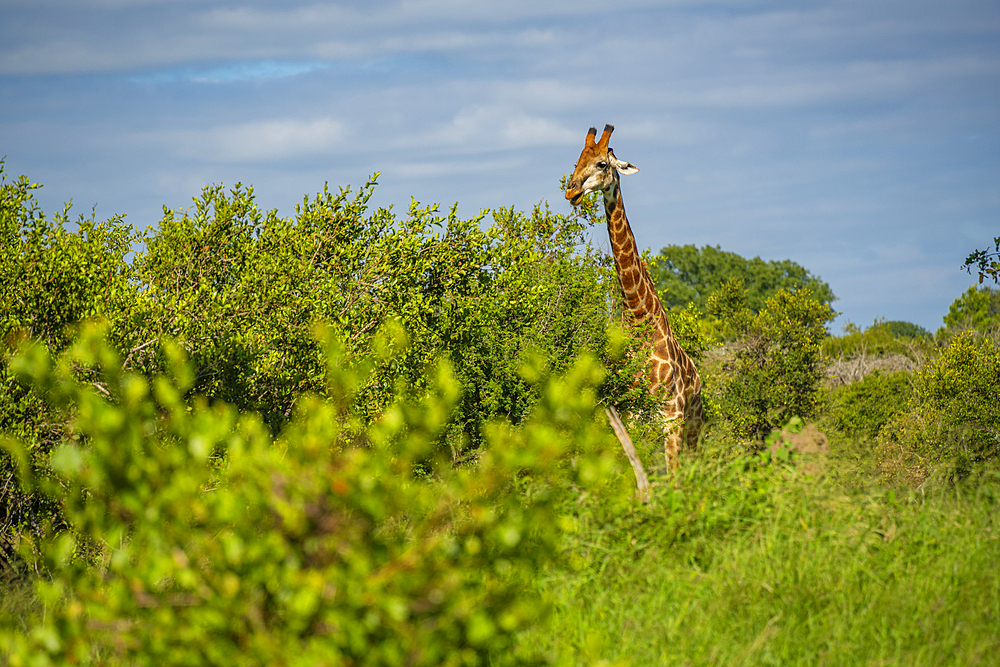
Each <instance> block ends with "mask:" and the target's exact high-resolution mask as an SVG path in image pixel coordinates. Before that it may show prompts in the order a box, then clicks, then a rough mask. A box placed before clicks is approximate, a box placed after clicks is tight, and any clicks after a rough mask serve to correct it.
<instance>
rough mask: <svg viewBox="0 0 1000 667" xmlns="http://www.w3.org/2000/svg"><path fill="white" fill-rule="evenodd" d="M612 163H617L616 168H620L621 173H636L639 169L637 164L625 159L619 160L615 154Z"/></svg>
mask: <svg viewBox="0 0 1000 667" xmlns="http://www.w3.org/2000/svg"><path fill="white" fill-rule="evenodd" d="M611 164H613V165H615V169H617V170H618V173H619V174H625V175H626V176H627V175H629V174H634V173H635V172H637V171H639V167H637V166H635V165H634V164H632V163H631V162H625V161H624V160H619V159H618V158H616V157H615V156H613V155H612V156H611Z"/></svg>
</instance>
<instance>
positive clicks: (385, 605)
mask: <svg viewBox="0 0 1000 667" xmlns="http://www.w3.org/2000/svg"><path fill="white" fill-rule="evenodd" d="M320 340H321V345H322V347H323V348H324V349H325V350H326V351H325V353H324V359H325V365H326V369H327V377H326V382H327V385H328V386H327V396H328V398H321V397H319V396H317V395H311V396H308V397H305V398H303V400H302V401H301V402H300V403H299V404H298V406H297V409H296V413H295V416H294V418H293V420H292V421H291V423H290V424H289V425H288V426H287V427H286V428H285V429H284V430H283V431H282V432H281V434H280V435H279V436H278V437H277V438H272V436H270V435H269V433H268V429H267V428H266V427H265V425H264V424H263V423H262V421H261V419H260V418H259V417H258V416H256V415H254V414H252V413H240V412H239V411H237V410H236V409H234V408H233V407H232V406H229V405H226V404H224V403H221V402H214V403H212V404H209V403H208V402H207V401H206V400H205V399H204V398H200V397H199V398H195V399H193V400H191V401H188V400H185V399H184V396H185V392H186V391H187V389H188V388H189V387H190V386H191V384H192V382H194V379H195V378H194V374H193V369H192V367H191V366H190V365H189V364H188V362H187V361H186V359H185V355H184V354H183V352H182V351H181V350H180V348H178V347H177V346H171V345H168V346H166V347H165V348H164V354H165V357H166V358H167V359H169V360H170V362H169V366H170V371H169V372H168V373H165V374H159V375H157V376H155V377H154V378H153V379H152V380H147V379H146V378H144V377H142V376H140V375H138V374H135V373H131V372H127V371H123V369H122V366H121V363H122V362H121V358H120V356H119V355H118V353H117V352H116V351H115V350H114V349H112V348H111V347H109V346H108V345H107V344H106V342H105V341H104V339H103V333H102V331H100V330H94V329H88V330H87V331H85V332H84V335H83V336H82V337H81V339H80V340H79V342H77V343H76V344H74V345H73V346H72V347H71V348H70V349H69V350H68V351H67V353H66V354H65V355H63V356H62V357H61V358H59V359H58V360H54V359H53V357H52V356H51V355H50V354H49V353H47V352H46V351H45V349H44V348H42V347H41V346H37V345H36V346H34V347H31V348H29V349H27V350H26V352H24V353H23V354H21V355H19V356H17V357H15V358H14V359H13V361H12V362H11V366H12V368H13V369H14V370H15V371H16V372H17V373H18V374H19V375H20V376H21V378H22V379H23V380H24V381H25V382H28V383H30V385H31V386H32V387H34V388H35V390H36V391H38V392H39V393H40V394H41V395H43V396H45V397H46V400H49V401H51V402H52V403H53V404H54V405H55V406H57V408H58V409H60V410H64V411H65V412H66V417H67V419H68V424H69V426H68V434H69V435H68V437H67V439H66V440H65V441H64V442H63V443H62V444H60V445H59V446H58V447H56V448H55V450H54V451H53V452H52V457H51V465H52V468H53V470H54V471H55V473H56V477H55V478H46V477H38V476H35V475H33V474H32V469H31V466H30V465H29V452H28V451H27V449H26V447H25V445H24V444H23V443H19V442H17V441H14V440H9V439H8V440H7V441H6V442H5V446H6V447H7V449H8V450H9V451H10V452H12V454H13V456H14V458H15V460H16V461H18V463H19V464H20V471H21V474H22V475H23V477H24V479H23V483H25V484H28V485H31V484H37V485H38V486H39V490H40V491H43V492H44V493H46V494H48V495H50V496H53V497H56V498H58V499H59V501H60V502H61V504H62V505H63V515H64V518H65V521H66V522H67V524H68V527H69V529H68V530H64V531H56V530H55V529H53V528H52V527H51V526H50V527H49V528H48V530H47V531H46V532H45V534H43V535H42V536H41V537H40V539H37V540H35V539H32V538H31V536H30V534H29V535H26V536H25V538H24V539H23V540H22V544H21V553H22V555H23V557H24V558H25V559H27V560H28V561H29V562H31V563H33V564H34V565H35V567H37V568H38V569H40V570H41V571H43V572H44V573H45V575H46V576H44V577H41V578H39V579H38V580H37V581H36V591H37V594H38V596H39V598H40V600H41V601H42V603H43V605H44V609H42V610H41V611H40V612H39V615H38V617H37V618H33V619H30V621H29V622H28V623H27V627H29V628H30V631H29V632H28V633H26V634H25V633H21V632H18V631H16V630H14V629H10V628H7V629H5V630H4V633H3V635H2V640H3V650H4V652H5V655H6V660H7V661H8V663H7V664H10V665H62V664H67V663H75V664H123V665H158V666H162V665H195V664H196V665H233V664H248V665H249V664H255V665H256V664H269V665H318V664H325V665H401V664H408V665H477V664H486V662H487V656H490V658H489V660H490V663H489V664H521V663H524V662H531V661H532V660H533V659H534V658H533V656H531V655H527V654H526V653H525V650H524V649H522V650H519V651H514V650H508V649H510V648H511V647H512V646H513V643H512V641H513V637H514V636H515V635H516V634H517V633H518V632H519V631H521V630H522V629H524V628H526V627H528V626H529V625H532V624H535V623H538V622H539V621H540V619H541V618H542V617H543V616H544V611H545V609H544V605H543V604H542V603H541V601H540V600H539V599H537V598H535V597H533V594H532V593H531V592H530V591H532V590H534V587H532V586H530V585H529V584H528V582H529V580H531V579H532V578H533V577H534V576H535V573H536V572H537V570H538V567H539V565H540V564H541V563H542V562H544V561H546V560H547V559H548V558H549V556H550V554H552V553H554V552H555V551H556V545H557V543H558V540H559V539H560V534H561V530H562V528H564V527H569V526H570V525H571V524H570V523H567V522H566V521H564V520H561V519H560V518H559V516H557V512H556V509H555V508H556V505H557V503H559V502H560V501H561V500H562V499H563V498H564V497H565V494H566V492H567V491H570V492H572V493H573V494H578V493H579V492H580V491H581V490H587V489H590V490H596V487H598V486H600V485H602V484H605V480H606V479H607V478H608V472H609V471H610V470H611V469H612V468H614V467H615V466H616V464H615V463H614V456H615V454H614V453H615V452H616V449H617V448H616V445H615V443H614V441H613V438H611V435H610V433H609V430H608V429H607V426H606V424H605V422H604V420H603V413H600V414H598V415H597V416H596V417H595V406H596V404H597V390H596V387H597V385H598V384H599V383H600V381H601V379H602V376H603V372H602V371H601V370H600V368H599V366H598V365H597V364H595V363H594V362H592V361H590V360H588V359H586V358H584V359H581V360H579V361H578V362H576V363H575V364H574V365H573V366H572V368H571V369H570V370H569V372H568V374H567V375H566V376H565V377H564V378H563V379H558V380H555V379H547V378H545V377H544V376H542V375H539V374H538V372H537V369H532V368H530V367H526V368H525V369H524V375H525V377H526V378H527V380H528V381H530V382H534V383H536V384H537V385H538V386H539V388H540V395H541V397H542V398H541V400H540V401H539V403H538V404H537V405H536V406H535V408H534V410H533V411H532V413H531V415H530V417H529V418H528V419H527V420H526V421H525V423H524V424H523V425H522V427H521V428H519V429H516V430H515V429H513V428H511V427H510V426H509V425H508V424H503V423H495V424H490V425H488V426H487V427H486V429H485V432H486V437H487V440H488V444H489V446H488V447H486V448H484V450H483V452H482V454H481V455H480V457H479V459H478V461H477V462H476V464H475V465H474V466H467V467H454V466H450V465H448V466H440V467H436V468H435V470H437V473H436V474H434V475H428V474H427V473H426V472H424V470H425V468H424V467H423V465H422V462H424V461H427V460H429V459H433V458H434V457H437V456H440V453H441V452H440V450H439V449H436V448H435V443H436V442H437V439H438V437H439V435H440V433H441V431H442V430H443V429H444V428H445V427H446V425H447V423H448V420H449V417H450V416H451V414H452V412H453V411H454V410H455V409H456V406H457V405H458V402H459V398H460V397H459V390H460V388H459V384H458V382H457V380H456V378H455V375H454V372H453V370H452V367H451V365H450V363H448V362H447V361H440V362H437V363H436V364H435V365H434V367H433V369H432V370H431V371H430V372H429V373H428V376H427V378H428V382H427V385H426V388H425V391H424V392H422V393H421V394H420V395H412V394H411V395H410V398H400V397H397V398H394V399H393V400H392V401H391V402H390V403H389V405H388V407H387V408H386V409H385V411H384V412H383V413H382V414H381V415H379V416H378V418H377V419H375V420H374V421H373V422H371V423H370V424H366V423H365V421H364V420H362V419H360V418H359V416H358V415H357V413H356V412H353V411H352V409H351V398H352V395H353V393H354V392H356V391H357V390H358V389H359V388H360V387H363V386H364V385H365V383H366V382H367V381H368V380H369V376H368V374H367V372H366V371H365V370H363V369H360V370H359V369H357V368H355V366H354V365H352V364H351V363H350V362H349V360H348V359H346V358H345V357H344V356H343V350H344V347H343V344H342V343H341V341H340V340H339V339H338V338H336V337H335V336H332V335H331V334H330V333H329V332H328V333H325V334H323V336H321V339H320ZM383 347H384V349H390V348H391V345H386V346H383ZM387 359H388V356H387V357H386V360H387ZM81 366H82V367H87V368H100V369H101V371H102V373H103V374H104V377H106V378H107V384H106V390H107V393H108V394H109V395H110V398H109V396H106V395H105V394H104V393H103V392H99V391H97V390H96V389H95V387H94V386H92V385H90V384H87V383H82V382H80V381H78V379H77V378H76V373H75V371H74V367H81ZM619 472H620V471H619ZM615 477H616V478H624V476H622V475H616V476H615ZM616 483H617V482H616ZM624 488H625V489H627V486H626V487H624ZM600 492H601V493H603V494H605V495H607V494H608V493H609V492H610V489H609V488H604V490H603V491H600ZM627 493H628V491H627V490H626V491H625V494H626V495H627Z"/></svg>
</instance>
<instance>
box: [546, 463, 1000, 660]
mask: <svg viewBox="0 0 1000 667" xmlns="http://www.w3.org/2000/svg"><path fill="white" fill-rule="evenodd" d="M844 463H847V462H846V461H845V462H844ZM837 464H838V462H837V461H833V462H828V465H827V467H828V468H830V467H831V466H836V465H837ZM683 465H684V467H683V468H682V472H681V474H680V476H679V477H678V478H677V479H676V483H675V484H672V485H667V486H662V485H661V486H660V487H659V488H658V489H657V493H656V494H655V498H654V500H653V501H652V502H651V503H649V504H648V505H647V506H644V507H638V508H636V509H635V510H634V511H630V512H627V513H624V514H618V515H616V516H615V515H610V514H608V513H607V512H604V511H603V510H602V509H601V508H600V507H599V506H598V504H599V502H600V500H595V501H593V502H583V503H581V504H579V505H578V509H577V510H576V511H575V513H576V515H577V517H576V518H577V521H578V522H579V524H580V530H579V531H578V532H577V533H576V535H575V537H574V538H573V539H572V541H571V542H570V543H569V544H567V546H566V554H565V559H564V562H565V564H566V566H565V567H563V568H553V569H552V570H550V571H548V572H546V573H544V575H543V576H541V577H540V578H539V580H538V585H539V586H540V587H541V588H542V589H543V590H544V592H545V594H546V595H548V596H549V599H550V600H552V603H553V614H552V618H551V626H550V627H549V628H547V629H545V630H544V631H543V630H538V631H537V632H536V633H534V634H533V635H532V636H530V637H527V638H526V641H528V642H530V643H531V644H532V645H535V646H537V645H539V644H541V645H544V646H545V647H546V649H547V651H548V653H549V654H550V656H551V657H553V658H554V659H557V660H561V661H564V662H566V663H567V664H599V663H601V662H602V661H608V662H609V663H617V662H621V663H622V664H632V665H658V664H664V665H674V664H677V665H686V664H712V665H716V664H719V665H792V664H815V665H823V664H828V665H890V664H891V665H909V664H919V665H941V664H961V665H969V664H991V663H992V664H995V663H994V661H995V660H996V659H997V655H998V652H1000V572H998V565H1000V525H998V522H997V519H996V513H997V504H996V501H997V499H998V497H1000V471H997V470H993V471H987V472H984V473H982V474H981V475H980V476H979V477H978V478H977V479H975V480H968V481H967V482H966V483H965V484H964V485H963V486H960V487H954V486H951V487H948V486H945V485H942V486H941V487H937V488H934V489H933V490H930V491H928V490H927V489H926V488H925V489H922V490H913V491H905V490H892V489H885V488H881V489H880V488H878V487H877V486H874V487H873V486H872V485H871V484H867V483H864V480H846V479H843V475H842V474H840V475H839V477H838V476H835V475H833V474H822V473H821V474H820V475H818V476H811V475H807V474H804V473H802V472H799V470H797V469H796V467H795V466H794V465H790V464H787V463H782V462H778V461H774V462H771V461H760V459H754V458H749V457H729V458H727V457H725V456H722V455H721V454H719V453H718V452H716V455H711V454H710V455H708V456H702V457H698V458H692V459H689V460H688V461H685V462H684V464H683ZM848 489H854V490H848Z"/></svg>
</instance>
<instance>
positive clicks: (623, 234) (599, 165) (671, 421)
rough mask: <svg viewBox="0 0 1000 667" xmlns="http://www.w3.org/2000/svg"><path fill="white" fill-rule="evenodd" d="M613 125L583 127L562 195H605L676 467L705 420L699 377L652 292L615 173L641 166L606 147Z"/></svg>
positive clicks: (626, 293)
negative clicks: (645, 335)
mask: <svg viewBox="0 0 1000 667" xmlns="http://www.w3.org/2000/svg"><path fill="white" fill-rule="evenodd" d="M614 129H615V128H614V126H613V125H605V126H604V132H603V133H602V134H601V138H600V139H597V128H594V127H592V128H590V130H589V131H588V132H587V137H586V139H584V144H583V152H581V153H580V159H579V160H577V163H576V168H575V169H574V170H573V175H572V176H571V177H570V179H569V181H568V182H567V184H566V199H568V200H569V201H570V203H571V204H573V206H576V205H578V204H579V203H580V201H581V200H582V199H583V197H584V195H586V194H588V193H591V192H601V193H602V194H603V196H604V215H605V218H606V219H607V223H608V237H609V238H610V240H611V250H612V254H613V256H614V260H615V271H616V272H617V274H618V282H619V284H620V285H621V288H622V295H623V298H624V311H625V313H627V314H628V316H629V317H630V318H631V320H632V321H633V322H635V323H636V324H646V323H647V322H648V323H651V325H652V334H651V335H650V338H649V340H648V341H647V349H648V350H649V363H648V365H647V371H648V373H647V379H648V381H649V386H650V392H651V393H652V394H653V395H654V396H657V397H659V398H661V399H662V400H663V412H662V416H663V420H664V424H665V428H664V431H665V433H664V446H663V450H664V456H665V458H666V461H667V468H668V469H670V468H673V467H676V466H677V464H678V456H679V454H680V450H681V448H682V446H683V447H687V448H690V449H694V448H695V447H696V446H697V444H698V436H699V434H700V433H701V429H702V427H703V426H704V424H705V415H704V409H703V407H702V401H701V377H700V376H699V375H698V369H697V368H695V365H694V362H693V361H692V360H691V357H689V356H688V354H687V353H686V352H685V351H684V349H683V348H682V347H681V345H680V343H678V342H677V338H676V337H675V336H674V332H673V329H671V327H670V321H669V320H668V319H667V311H666V310H665V309H664V308H663V304H662V303H660V299H659V297H658V296H657V294H656V289H655V287H654V283H653V279H652V277H651V276H650V275H649V269H648V268H647V267H646V264H645V262H643V261H642V256H641V255H640V253H639V249H638V247H637V246H636V242H635V236H634V235H633V233H632V228H631V226H629V222H628V218H627V217H626V216H625V204H624V202H623V200H622V193H621V187H620V184H619V181H618V178H619V174H626V175H627V174H634V173H635V172H637V171H639V169H638V168H637V167H636V166H635V165H633V164H632V163H630V162H625V161H623V160H619V159H618V158H617V157H615V153H614V151H613V150H612V149H611V148H610V147H609V146H608V142H609V141H610V140H611V133H612V132H614Z"/></svg>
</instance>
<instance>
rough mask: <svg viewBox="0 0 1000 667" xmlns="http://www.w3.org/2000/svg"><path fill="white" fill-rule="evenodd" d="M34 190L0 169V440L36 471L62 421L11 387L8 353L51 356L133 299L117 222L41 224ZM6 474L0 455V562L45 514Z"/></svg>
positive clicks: (124, 231) (24, 390)
mask: <svg viewBox="0 0 1000 667" xmlns="http://www.w3.org/2000/svg"><path fill="white" fill-rule="evenodd" d="M40 187H41V186H40V185H38V184H32V183H31V182H30V181H29V180H28V179H27V177H25V176H21V177H20V178H18V179H16V180H14V181H13V182H8V181H7V178H6V175H5V174H4V169H3V162H2V161H0V431H6V432H8V433H12V434H16V435H17V436H18V437H19V438H21V439H22V440H23V441H25V442H26V443H28V444H27V446H28V448H29V451H30V458H31V462H32V465H33V466H34V467H35V468H36V471H38V472H40V471H42V470H44V469H45V468H46V459H47V457H48V453H49V451H50V450H51V448H52V447H53V446H54V445H55V444H56V443H58V442H59V441H60V439H61V438H62V436H63V420H62V419H60V418H59V417H58V415H56V414H55V413H53V412H52V411H51V410H49V409H48V408H47V406H46V405H45V403H44V401H42V400H41V399H40V397H39V396H38V395H37V394H36V393H35V392H34V391H33V390H32V389H31V388H30V387H25V386H23V385H21V384H19V383H18V382H17V381H16V379H15V377H14V375H13V374H12V373H11V372H10V370H9V369H8V367H7V364H6V360H7V358H8V357H9V356H10V354H11V351H12V349H13V348H14V347H16V345H17V344H18V343H19V342H20V341H22V340H25V339H32V340H38V341H42V342H43V343H44V344H45V345H46V346H47V347H48V348H49V349H50V350H52V351H53V352H54V353H57V352H59V351H60V350H62V349H64V348H65V347H66V346H67V345H68V343H69V341H70V339H71V337H72V336H73V335H74V330H75V329H76V327H77V325H78V324H79V323H80V322H81V321H83V320H85V319H86V318H89V317H93V316H97V315H100V316H103V317H106V318H109V319H112V320H113V321H115V322H121V321H123V320H124V319H126V318H127V317H128V314H127V313H128V310H129V308H130V304H131V303H132V302H133V300H134V298H135V287H134V286H133V284H132V282H131V280H130V279H131V270H130V267H129V265H128V264H127V263H126V262H125V261H124V260H125V256H126V254H127V253H128V252H129V249H130V247H131V241H132V239H133V234H132V232H131V228H130V227H129V226H128V225H125V224H124V223H123V222H122V220H121V218H120V217H115V218H112V219H111V220H108V221H107V222H103V223H97V222H96V221H95V220H94V218H93V216H92V217H91V218H89V219H86V218H83V217H82V216H80V217H79V218H78V220H76V221H75V222H74V223H71V221H70V216H69V211H70V206H69V205H68V204H67V205H66V207H65V208H64V209H63V211H62V212H61V213H57V214H56V215H54V216H52V217H51V218H48V217H46V215H45V213H44V212H43V211H42V210H41V209H40V208H39V206H38V202H37V200H36V199H35V198H34V196H33V194H32V191H33V190H36V189H38V188H40ZM71 224H72V225H75V226H76V230H75V231H71V230H70V229H68V227H69V226H71ZM14 474H15V471H14V468H13V466H12V462H11V460H10V459H9V458H8V457H7V456H4V455H2V454H0V489H3V492H2V495H0V563H2V562H5V561H7V560H8V559H9V558H10V556H11V546H10V543H9V539H8V538H9V536H10V535H11V534H12V532H13V531H15V530H18V529H19V528H20V527H21V526H23V525H26V524H32V523H36V522H37V517H38V515H39V514H42V515H50V514H51V513H52V512H53V511H54V508H53V507H52V506H51V505H49V504H48V503H47V502H46V501H45V500H44V499H43V498H40V497H38V496H37V495H33V494H24V493H21V492H19V491H18V488H17V484H15V483H13V481H14Z"/></svg>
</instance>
